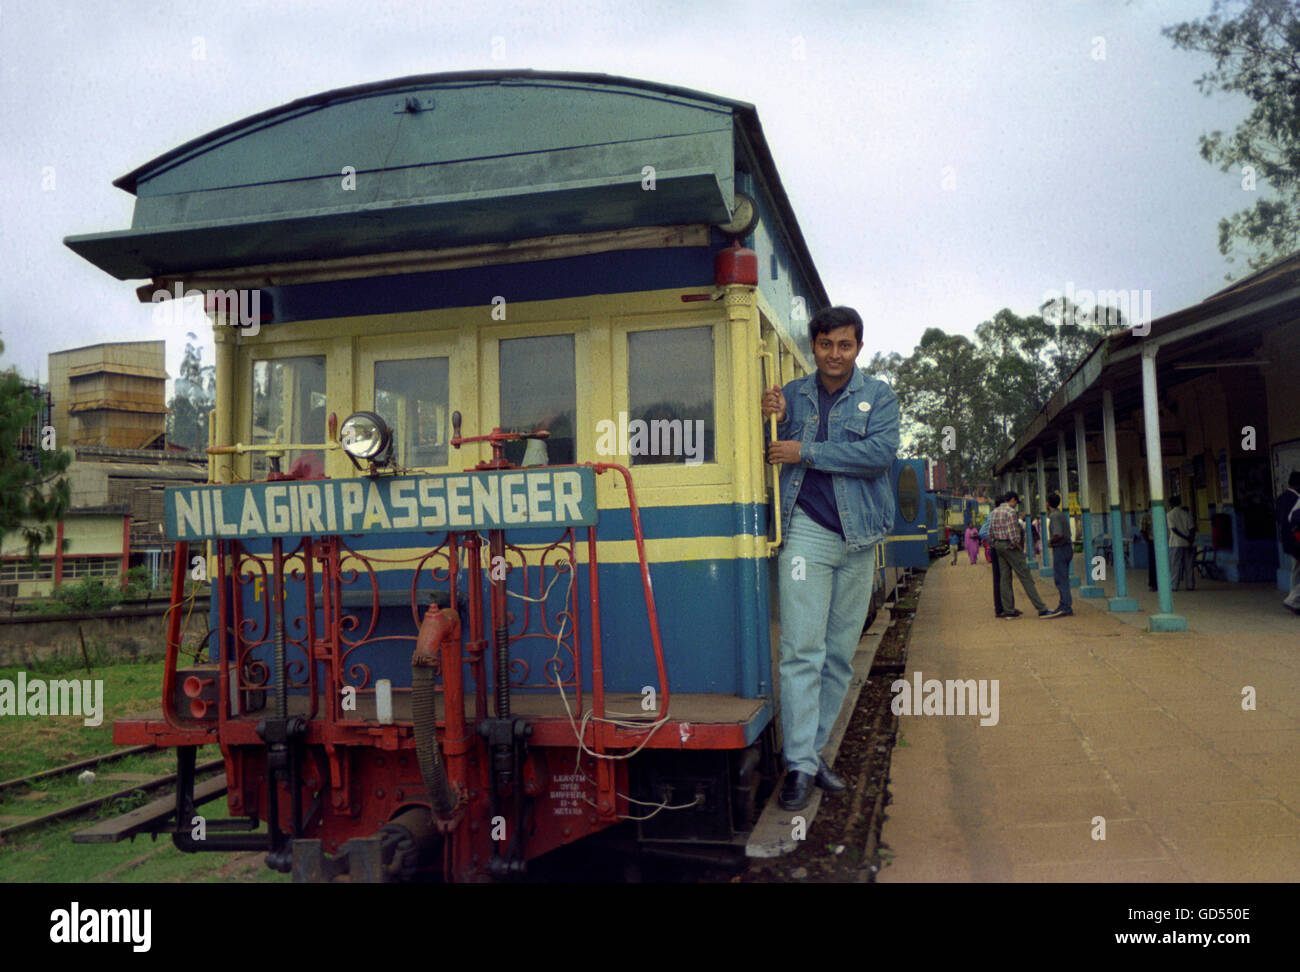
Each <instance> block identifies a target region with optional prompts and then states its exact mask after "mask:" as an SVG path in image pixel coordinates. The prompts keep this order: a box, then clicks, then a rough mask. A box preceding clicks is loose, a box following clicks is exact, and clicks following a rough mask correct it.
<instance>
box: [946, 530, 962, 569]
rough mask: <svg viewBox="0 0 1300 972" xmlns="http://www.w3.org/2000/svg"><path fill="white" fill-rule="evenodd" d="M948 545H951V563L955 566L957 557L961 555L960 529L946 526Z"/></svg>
mask: <svg viewBox="0 0 1300 972" xmlns="http://www.w3.org/2000/svg"><path fill="white" fill-rule="evenodd" d="M948 546H950V547H952V565H953V566H954V567H956V566H957V558H958V557H960V556H961V531H960V530H955V529H953V528H952V527H948Z"/></svg>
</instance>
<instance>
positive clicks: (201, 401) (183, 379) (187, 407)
mask: <svg viewBox="0 0 1300 972" xmlns="http://www.w3.org/2000/svg"><path fill="white" fill-rule="evenodd" d="M185 336H186V337H187V338H189V339H190V340H188V341H186V342H185V355H184V356H183V357H182V358H181V375H180V377H179V378H177V379H176V386H175V392H174V393H173V395H172V400H171V401H170V402H169V403H168V404H167V407H168V408H169V409H170V410H171V416H170V419H169V421H170V424H171V429H170V430H169V432H168V436H167V437H168V439H169V440H170V441H172V442H174V443H176V444H177V445H182V446H185V448H187V449H193V450H195V451H202V450H203V449H206V448H207V447H208V416H209V414H210V413H211V412H212V406H213V404H214V402H215V400H216V399H215V394H216V375H215V369H214V368H213V366H212V365H204V364H203V349H202V348H200V347H198V346H197V345H196V344H195V343H194V342H195V341H196V340H198V339H197V338H196V337H195V335H194V334H193V332H191V333H188V334H186V335H185Z"/></svg>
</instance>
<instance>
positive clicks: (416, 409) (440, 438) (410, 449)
mask: <svg viewBox="0 0 1300 972" xmlns="http://www.w3.org/2000/svg"><path fill="white" fill-rule="evenodd" d="M449 366H450V362H449V360H448V359H447V358H445V357H444V358H402V359H399V360H396V361H376V362H375V411H376V412H378V413H379V414H380V416H382V417H383V419H384V421H385V422H387V423H388V425H389V427H390V428H392V429H393V435H394V439H395V448H394V452H395V458H396V461H397V464H398V465H399V466H402V467H404V468H407V469H431V468H436V467H439V466H445V465H447V435H448V433H447V428H448V414H449V413H448V411H447V409H448V404H447V403H448V399H449V397H450V390H449V385H448V382H449V375H448V371H449Z"/></svg>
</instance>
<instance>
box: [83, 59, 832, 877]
mask: <svg viewBox="0 0 1300 972" xmlns="http://www.w3.org/2000/svg"><path fill="white" fill-rule="evenodd" d="M116 185H118V186H119V187H121V188H123V189H125V190H126V191H128V192H130V193H132V194H133V195H134V196H135V197H136V201H135V215H134V219H133V221H132V227H131V228H130V229H128V230H123V231H118V232H110V233H98V234H93V235H87V236H80V237H72V238H69V239H68V241H67V243H68V245H69V246H70V247H71V248H72V249H73V250H75V251H76V252H78V253H79V254H81V255H82V256H84V257H85V258H87V259H88V260H90V261H91V262H93V263H95V264H96V265H98V266H100V267H101V268H103V269H104V270H106V271H107V272H109V273H111V274H113V275H115V276H117V277H119V278H121V279H124V280H125V279H132V278H135V279H143V280H145V281H147V283H146V284H145V285H144V286H142V287H141V288H140V296H141V299H142V300H159V299H166V298H169V297H171V296H172V295H173V294H179V293H192V292H195V291H197V292H199V293H201V294H203V295H204V298H205V302H206V304H207V306H208V309H209V312H210V316H211V318H212V321H213V333H214V336H215V343H216V379H217V389H216V406H215V408H214V410H213V414H212V416H211V423H210V427H211V447H210V448H209V453H210V454H211V457H212V461H211V469H210V480H211V485H209V486H205V487H196V488H195V489H194V490H188V491H186V490H182V491H176V492H175V493H174V494H171V495H169V497H168V515H169V528H170V530H171V538H172V539H173V540H176V541H177V554H178V556H179V559H178V561H177V563H195V564H198V565H204V564H206V572H207V576H208V577H209V579H210V581H211V583H212V588H213V598H212V604H213V607H212V612H213V617H212V622H213V623H212V631H211V634H210V635H209V636H208V638H207V639H206V642H205V644H204V645H202V646H200V647H199V649H198V652H197V654H198V656H199V657H198V661H197V662H196V663H195V664H192V665H187V664H184V662H183V657H182V652H181V645H180V643H179V642H180V632H179V627H178V625H177V624H176V619H178V618H179V617H180V615H181V612H180V611H179V610H178V611H173V612H172V614H171V616H170V622H171V623H170V625H169V633H168V646H167V647H168V663H167V675H166V680H165V685H164V692H163V707H162V710H161V711H160V712H157V713H153V714H149V715H146V716H142V717H140V718H135V719H127V720H123V721H119V722H118V723H117V725H116V727H115V738H116V739H117V740H118V741H119V742H149V743H154V744H157V745H160V746H174V747H177V749H178V753H179V756H180V762H181V779H182V786H181V793H180V795H179V796H178V806H177V814H178V816H179V819H181V820H189V819H190V813H191V812H192V811H193V809H194V806H196V805H197V803H198V802H200V801H201V799H202V794H196V792H195V788H194V781H193V765H194V761H193V754H194V751H195V747H196V746H198V745H200V744H203V743H208V742H219V743H220V744H221V745H222V747H223V752H224V753H225V754H226V772H227V779H228V781H229V797H228V802H229V807H230V810H231V812H232V814H234V815H235V816H236V817H237V818H240V819H241V820H242V822H243V823H244V824H245V825H246V826H248V827H250V828H251V827H256V826H259V825H265V828H266V830H267V833H266V835H265V836H263V835H260V834H259V835H256V836H247V835H239V834H214V835H209V838H208V839H207V840H206V841H204V842H202V843H201V844H200V843H198V842H195V841H192V840H190V839H189V838H188V837H187V835H186V834H185V833H181V832H177V833H176V834H175V835H174V838H173V839H174V840H175V842H176V843H177V845H178V846H180V847H181V848H182V849H184V850H231V849H256V848H265V849H266V850H267V851H268V856H267V860H268V863H269V864H270V865H272V866H274V867H277V868H280V869H283V870H289V869H291V868H292V869H293V870H294V873H295V875H296V876H298V877H301V878H303V879H321V878H322V877H325V878H328V877H330V876H332V875H336V874H338V873H341V872H344V871H347V870H348V869H349V867H351V868H354V869H355V872H356V873H362V872H364V873H365V874H371V875H373V874H378V873H382V874H394V873H398V872H402V873H407V872H409V871H411V870H412V869H413V868H415V867H416V866H417V862H416V860H415V857H414V856H412V857H409V858H408V857H402V856H401V854H399V852H398V851H396V850H394V848H395V847H397V846H398V845H399V844H401V845H402V846H405V847H407V848H409V847H411V846H415V847H416V848H418V849H421V850H422V851H428V850H430V849H436V850H439V853H432V854H430V855H424V854H421V855H416V856H419V865H418V866H420V867H432V868H433V869H434V870H437V871H439V872H441V874H442V876H443V877H444V878H446V879H455V880H476V879H483V878H487V877H499V876H506V875H510V874H517V873H519V872H520V871H521V870H522V869H523V867H524V866H525V863H526V862H527V861H528V860H531V859H533V858H535V857H537V856H538V855H539V854H542V853H545V852H547V851H549V850H551V849H552V848H555V847H558V846H560V845H562V844H566V843H571V842H573V841H576V840H578V839H580V838H582V837H584V836H587V835H590V834H593V833H595V832H597V831H600V830H603V829H605V828H608V827H611V826H614V825H616V824H619V823H621V822H625V821H631V822H632V825H633V826H634V827H635V832H636V836H637V837H638V838H639V839H641V840H642V841H644V842H647V843H653V842H656V841H680V840H682V839H689V840H690V841H693V842H697V843H699V842H703V843H707V842H710V841H712V842H716V843H722V844H726V843H729V842H732V841H734V838H735V836H736V834H737V833H739V832H743V831H744V830H745V829H746V828H748V826H749V825H750V823H751V821H752V819H753V816H754V812H755V801H756V798H757V796H758V795H759V793H760V792H761V791H762V790H763V789H764V787H765V786H767V785H770V783H771V782H772V781H773V779H774V777H775V774H776V772H777V769H778V767H777V766H776V763H775V755H774V754H775V753H776V752H777V751H778V749H777V746H778V740H777V739H776V738H775V734H776V731H777V726H778V724H779V720H776V719H775V718H774V716H775V713H776V703H777V700H776V692H775V685H774V678H773V671H774V665H773V656H774V652H775V648H776V645H777V643H778V634H779V633H778V630H777V625H776V620H775V608H774V606H773V602H774V599H773V597H772V593H773V590H774V584H773V577H772V571H773V570H774V564H775V559H774V558H773V557H772V554H773V553H774V552H775V549H776V541H777V540H778V539H779V538H777V537H775V536H772V535H770V531H772V530H774V529H775V525H774V524H772V523H771V521H772V515H771V514H772V510H773V504H774V496H773V492H774V489H775V487H776V484H775V481H774V471H773V469H772V468H771V467H769V466H768V465H767V464H766V463H765V462H764V449H765V429H764V425H763V422H762V420H761V417H760V414H759V399H760V395H761V391H762V389H763V388H765V387H767V386H770V385H771V384H773V383H783V382H785V381H788V380H790V379H791V378H793V377H797V376H799V375H801V374H804V373H806V372H807V371H808V369H809V368H810V366H811V355H810V351H809V346H808V336H807V330H806V322H807V320H808V318H809V317H810V316H811V315H812V314H813V313H814V312H815V311H816V310H817V309H819V308H821V307H823V306H826V305H828V303H829V301H828V299H827V296H826V293H825V290H824V288H823V286H822V284H821V282H820V280H819V278H818V275H817V271H816V268H815V266H814V264H813V261H812V258H811V256H810V254H809V251H808V248H807V246H806V244H805V242H804V239H803V236H802V234H801V232H800V229H799V225H798V222H797V220H796V219H795V216H794V213H793V211H792V210H791V207H790V204H789V201H788V199H787V198H786V195H785V192H784V190H783V188H782V186H781V181H780V178H779V176H778V174H777V171H776V167H775V164H774V162H773V160H772V157H771V154H770V152H769V150H768V147H767V144H766V141H765V139H764V137H763V133H762V129H761V127H760V125H759V122H758V117H757V113H756V112H755V110H754V108H753V106H751V105H748V104H745V103H742V102H737V101H733V100H730V99H725V98H719V97H716V96H713V95H709V94H704V93H701V92H696V91H690V90H686V89H682V88H676V87H671V86H667V85H661V84H655V83H649V82H642V81H634V80H628V79H622V78H614V77H608V76H604V75H579V74H557V73H542V72H531V71H514V72H471V73H465V74H446V75H431V76H421V77H412V78H404V79H399V80H396V81H390V82H384V83H380V84H373V85H366V86H361V87H354V88H347V89H341V90H337V91H330V92H326V93H324V94H320V95H316V96H313V97H309V98H304V99H302V100H300V101H297V102H294V103H292V104H289V105H285V106H283V107H281V108H277V109H274V110H271V111H267V112H264V113H262V114H260V115H256V116H254V117H251V118H248V119H245V120H243V121H239V122H236V123H234V124H231V125H228V126H226V127H224V128H221V129H218V130H217V131H214V132H212V133H211V134H209V135H206V136H203V137H201V138H198V139H195V140H194V141H192V142H189V143H186V144H184V145H182V146H180V147H178V148H176V149H174V150H173V151H171V152H168V153H166V154H165V155H163V156H161V157H159V158H157V159H155V160H153V161H152V162H150V163H148V164H146V165H144V166H142V167H140V168H139V169H137V170H135V171H134V172H132V173H130V174H128V175H127V176H124V177H123V178H121V179H119V180H118V181H117V183H116ZM741 242H743V243H744V244H745V247H743V248H742V247H741V246H740V245H739V244H740V243H741ZM511 470H520V471H519V472H512V471H511ZM512 477H514V478H513V479H512ZM204 555H205V556H204ZM196 569H199V568H196ZM651 579H652V581H653V582H652V583H651ZM183 581H184V577H183V575H182V574H180V573H179V572H178V578H177V582H176V584H175V586H174V592H175V596H176V597H177V598H179V597H180V596H181V594H182V593H183V590H184V588H183ZM192 647H193V646H187V651H186V652H185V653H186V654H191V652H190V651H189V650H188V649H189V648H192ZM204 648H206V654H204V653H203V649H204ZM422 666H423V668H424V669H427V670H429V671H437V672H438V673H439V674H438V676H437V678H436V679H432V680H426V679H425V678H424V677H423V675H422V670H421V669H422ZM426 681H427V682H428V685H427V691H426V687H425V685H426ZM421 713H424V714H423V715H421ZM422 720H423V722H422ZM422 725H423V728H422ZM435 725H436V732H435V729H434V726H435ZM430 808H432V810H433V814H432V817H433V818H436V819H433V820H431V819H430V817H431V815H430V812H429V811H430ZM497 820H502V821H504V825H503V830H504V831H505V832H507V833H508V836H505V837H500V836H499V835H498V836H497V837H494V836H493V832H494V831H495V830H497V828H496V827H495V825H494V824H493V822H494V821H497ZM348 841H353V843H352V844H351V845H348V847H349V848H350V849H348V850H345V845H347V842H348ZM403 842H404V843H403ZM349 854H351V855H352V857H351V859H349V857H348V855H349ZM336 855H337V856H336ZM367 855H369V856H367ZM394 855H397V856H394ZM377 861H378V863H376V862H377Z"/></svg>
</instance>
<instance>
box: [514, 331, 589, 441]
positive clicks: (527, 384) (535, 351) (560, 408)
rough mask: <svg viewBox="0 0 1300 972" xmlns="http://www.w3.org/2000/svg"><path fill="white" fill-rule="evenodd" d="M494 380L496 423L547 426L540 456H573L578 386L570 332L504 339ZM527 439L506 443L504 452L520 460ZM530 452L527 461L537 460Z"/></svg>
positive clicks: (529, 427) (532, 427) (520, 428)
mask: <svg viewBox="0 0 1300 972" xmlns="http://www.w3.org/2000/svg"><path fill="white" fill-rule="evenodd" d="M498 381H499V384H500V388H501V428H503V429H505V430H507V431H519V432H531V431H533V430H535V429H546V430H548V431H549V432H550V433H551V436H550V438H549V439H547V440H545V452H546V460H545V461H546V462H547V463H549V464H550V465H553V466H554V465H564V464H566V463H571V462H574V461H575V455H576V453H575V449H574V434H573V433H574V425H575V420H576V417H577V414H578V386H577V381H576V379H575V377H574V367H573V335H572V334H556V335H553V336H550V337H526V338H507V339H505V340H503V341H502V342H501V344H500V374H499V378H498ZM534 441H536V440H534ZM526 445H527V444H526V443H524V442H508V443H506V447H505V454H506V458H507V459H509V460H510V461H511V462H513V463H515V464H516V465H523V459H524V450H525V448H526ZM536 448H537V447H536V446H534V449H536ZM533 458H534V457H530V461H529V465H535V464H536V463H534V462H533V461H532V459H533ZM536 458H540V457H536Z"/></svg>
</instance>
